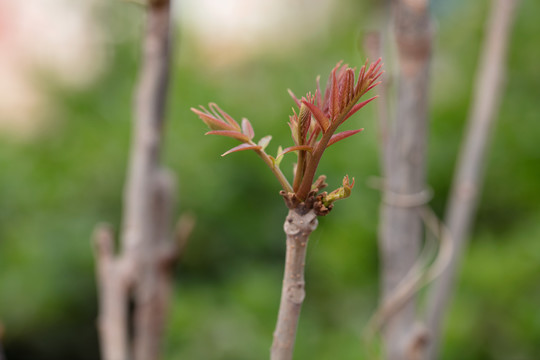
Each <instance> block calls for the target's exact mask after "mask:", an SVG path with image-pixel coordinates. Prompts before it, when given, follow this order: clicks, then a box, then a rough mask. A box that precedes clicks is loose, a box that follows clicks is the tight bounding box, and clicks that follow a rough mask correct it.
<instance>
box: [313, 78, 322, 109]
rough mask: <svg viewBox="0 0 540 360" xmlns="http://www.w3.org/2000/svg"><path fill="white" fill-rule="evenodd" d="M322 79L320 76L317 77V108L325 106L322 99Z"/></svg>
mask: <svg viewBox="0 0 540 360" xmlns="http://www.w3.org/2000/svg"><path fill="white" fill-rule="evenodd" d="M320 82H321V77H320V76H317V90H315V99H316V100H317V106H320V107H322V106H323V101H322V98H321V84H320Z"/></svg>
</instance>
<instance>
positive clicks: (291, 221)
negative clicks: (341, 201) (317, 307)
mask: <svg viewBox="0 0 540 360" xmlns="http://www.w3.org/2000/svg"><path fill="white" fill-rule="evenodd" d="M317 224H318V221H317V215H315V212H314V211H313V210H312V209H311V210H309V211H307V212H305V211H304V210H303V208H301V207H299V208H296V209H291V210H289V214H288V215H287V218H286V220H285V224H284V225H283V229H284V230H285V234H286V235H287V250H286V257H285V272H284V275H283V287H282V290H281V302H280V305H279V314H278V320H277V324H276V330H275V331H274V342H273V343H272V350H271V356H270V358H271V359H272V360H291V359H292V356H293V350H294V341H295V338H296V328H297V326H298V319H299V317H300V310H301V308H302V303H303V301H304V297H305V281H304V267H305V258H306V249H307V243H308V240H309V235H310V234H311V232H312V231H313V230H315V229H316V228H317Z"/></svg>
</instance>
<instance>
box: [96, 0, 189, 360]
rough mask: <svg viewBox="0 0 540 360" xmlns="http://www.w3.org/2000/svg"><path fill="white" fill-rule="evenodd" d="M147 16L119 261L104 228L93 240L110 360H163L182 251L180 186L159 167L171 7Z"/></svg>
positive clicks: (161, 2)
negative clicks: (177, 219) (177, 238)
mask: <svg viewBox="0 0 540 360" xmlns="http://www.w3.org/2000/svg"><path fill="white" fill-rule="evenodd" d="M147 9H148V11H147V17H146V27H145V39H144V43H143V53H142V67H141V70H140V75H139V83H138V86H137V90H136V97H135V104H134V123H133V137H132V144H131V152H130V159H129V167H128V174H127V180H126V187H125V193H124V218H123V227H122V236H121V244H120V245H121V249H120V252H119V254H118V255H115V253H114V240H113V236H112V234H111V232H110V230H107V229H104V228H98V229H97V230H96V234H95V237H94V241H95V245H96V246H95V248H96V258H97V273H98V274H97V278H98V288H99V296H100V314H99V324H100V325H99V331H100V339H101V349H102V357H103V359H104V360H126V359H134V360H155V359H158V357H159V349H160V340H161V335H162V331H163V329H164V323H165V318H166V310H167V305H168V300H169V297H170V292H171V287H172V279H171V277H172V271H171V266H170V264H171V260H173V259H176V258H177V255H178V251H179V247H178V246H175V245H174V243H173V240H172V235H171V215H172V205H173V203H174V192H175V191H174V190H175V187H174V183H175V181H174V178H173V176H172V175H171V174H170V173H168V172H167V171H166V170H164V169H162V168H161V166H160V162H159V156H160V150H161V142H162V131H163V115H164V109H165V100H166V95H167V85H168V77H169V58H170V29H171V25H170V23H171V20H170V16H171V14H170V1H169V0H149V2H148V8H147ZM130 301H132V302H133V305H134V308H133V313H132V314H129V313H128V304H129V302H130ZM130 315H131V316H133V319H130ZM128 324H133V329H128Z"/></svg>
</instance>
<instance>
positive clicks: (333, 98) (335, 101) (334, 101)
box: [330, 69, 339, 120]
mask: <svg viewBox="0 0 540 360" xmlns="http://www.w3.org/2000/svg"><path fill="white" fill-rule="evenodd" d="M338 113H339V84H338V82H337V79H336V69H334V71H332V94H331V95H330V118H331V119H332V120H333V119H335V118H336V116H337V115H338Z"/></svg>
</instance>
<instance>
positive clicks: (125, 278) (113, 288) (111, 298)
mask: <svg viewBox="0 0 540 360" xmlns="http://www.w3.org/2000/svg"><path fill="white" fill-rule="evenodd" d="M93 241H94V254H95V257H96V261H97V266H96V272H97V274H96V277H97V284H98V294H99V317H98V329H99V334H100V339H101V341H100V347H101V355H102V357H103V359H105V360H112V359H127V358H128V356H129V345H128V342H129V341H128V335H127V333H128V329H127V306H128V302H127V297H128V294H129V288H130V286H131V280H132V279H131V277H130V273H131V271H129V270H128V269H127V268H126V266H127V264H128V263H127V262H126V261H125V258H116V257H115V254H114V238H113V233H112V229H111V228H110V227H109V226H108V225H98V226H96V229H95V230H94V236H93Z"/></svg>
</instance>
